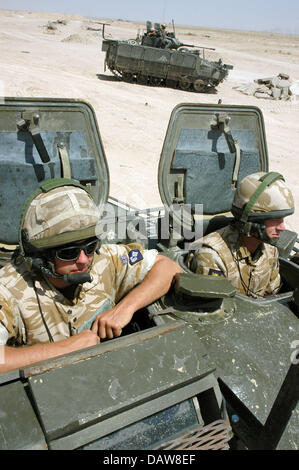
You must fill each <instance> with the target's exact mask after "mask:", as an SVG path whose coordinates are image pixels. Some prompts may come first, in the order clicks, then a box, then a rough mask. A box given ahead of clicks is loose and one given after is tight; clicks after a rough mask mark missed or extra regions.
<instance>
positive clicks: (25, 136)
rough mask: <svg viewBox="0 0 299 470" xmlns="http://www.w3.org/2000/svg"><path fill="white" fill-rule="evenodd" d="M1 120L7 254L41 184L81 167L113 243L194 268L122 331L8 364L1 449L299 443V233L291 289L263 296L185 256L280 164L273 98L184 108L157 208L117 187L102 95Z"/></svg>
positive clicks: (42, 103) (8, 106)
mask: <svg viewBox="0 0 299 470" xmlns="http://www.w3.org/2000/svg"><path fill="white" fill-rule="evenodd" d="M0 123H1V128H0V166H1V171H0V178H1V185H0V217H1V220H2V221H5V222H4V223H3V224H2V225H1V228H0V229H1V231H0V241H1V263H2V265H4V264H5V263H7V262H8V261H9V260H10V259H11V256H12V255H13V253H14V250H15V249H17V243H18V223H17V221H18V220H19V218H20V214H21V211H22V206H23V203H24V200H25V199H26V197H27V195H28V196H29V194H31V193H32V191H33V190H34V189H35V188H37V187H38V186H40V185H41V184H42V183H44V182H45V181H48V180H51V179H52V178H56V177H59V176H67V177H72V178H75V179H76V180H78V181H80V183H81V184H83V185H86V186H87V187H88V188H89V189H90V191H91V192H92V194H93V197H94V199H95V201H96V202H97V204H98V205H99V206H100V207H102V209H103V224H105V228H106V229H105V230H104V236H103V238H102V243H107V242H109V243H111V241H114V242H116V243H122V242H129V241H135V240H137V241H139V242H141V243H142V244H143V245H144V246H145V247H155V248H157V249H158V250H159V252H160V253H162V254H164V255H165V256H169V257H171V258H173V259H175V260H176V261H177V262H178V263H180V264H181V266H182V267H183V271H184V272H183V273H182V274H180V275H178V276H177V278H176V281H175V283H174V286H173V288H172V289H171V290H170V291H169V293H168V294H167V295H166V296H164V297H163V298H162V299H159V300H158V301H157V302H154V303H153V304H152V305H149V306H148V307H146V308H144V309H143V310H142V311H140V312H137V313H136V314H135V315H134V318H133V321H132V322H131V323H130V324H129V325H128V326H127V327H126V328H125V329H124V330H123V334H122V336H121V337H119V338H116V339H113V340H109V341H105V342H102V343H101V344H99V345H97V346H93V347H90V348H86V349H82V350H80V351H77V352H75V353H70V354H67V355H64V356H59V357H57V358H55V359H52V360H48V361H43V362H40V363H36V364H33V365H31V366H28V367H24V368H21V369H20V370H14V371H11V372H8V373H5V374H2V375H0V398H1V400H0V414H1V433H0V448H1V449H90V450H91V449H102V450H115V449H117V450H122V449H126V450H130V449H131V450H132V449H145V450H148V449H159V451H162V450H168V449H172V450H173V449H188V450H196V449H198V450H202V449H229V448H231V449H232V448H244V449H260V448H263V449H274V448H279V449H296V448H297V446H298V429H299V427H298V416H299V413H298V404H297V402H298V383H299V382H298V359H297V356H296V355H297V352H298V350H296V347H297V346H298V333H299V330H298V307H299V300H298V287H297V286H298V276H299V266H297V265H296V264H295V263H293V262H292V261H290V259H289V258H290V255H291V253H292V249H293V248H294V247H295V243H296V241H297V234H295V233H293V232H290V231H287V232H286V233H285V236H284V237H283V238H282V240H281V245H280V247H279V249H280V253H281V260H280V261H281V274H282V278H283V288H282V291H281V293H280V294H279V295H277V296H275V297H271V298H265V299H261V300H255V299H249V298H247V297H245V296H243V295H241V294H238V293H236V292H235V289H234V288H233V287H232V285H231V284H230V283H229V282H228V281H227V280H226V279H221V278H213V277H211V276H197V275H195V274H193V273H191V272H190V271H189V270H188V268H187V266H186V265H185V256H186V250H187V245H186V243H187V242H188V241H190V240H191V238H192V237H193V236H194V233H196V231H197V229H198V227H201V228H202V230H201V231H202V232H204V233H205V232H207V231H209V230H212V229H214V228H215V227H216V226H219V225H220V224H225V223H227V222H228V221H229V220H230V215H229V207H230V203H231V199H232V195H233V193H234V190H235V188H236V187H237V186H238V183H239V181H240V179H241V178H242V177H243V176H244V175H246V174H249V173H252V172H254V171H256V170H259V169H261V170H267V169H268V154H267V143H266V137H265V132H264V123H263V117H262V114H261V112H260V111H259V109H258V108H255V107H246V106H233V105H231V106H229V105H227V106H224V105H200V104H181V105H178V106H177V107H176V108H175V109H174V110H173V113H172V115H171V117H170V122H169V126H168V130H167V133H166V137H165V141H164V145H163V149H162V153H161V159H160V165H159V188H160V193H161V199H162V201H163V204H164V207H163V208H159V210H158V215H156V212H157V208H155V209H153V210H151V209H150V208H149V209H148V210H147V211H144V212H143V211H138V210H136V209H134V208H132V207H130V206H128V205H125V204H123V203H122V202H121V201H117V200H116V199H114V198H112V197H111V196H110V197H109V169H108V164H107V160H106V155H105V151H104V148H103V144H102V140H101V137H100V133H99V129H98V125H97V122H96V118H95V114H94V112H93V109H92V107H91V106H90V105H89V104H88V103H85V102H81V101H77V100H62V99H61V100H57V99H33V98H6V99H4V101H3V103H2V104H1V105H0ZM211 179H212V181H213V188H212V189H213V190H212V191H211ZM206 185H208V190H207V186H206ZM103 188H104V190H103ZM198 204H203V208H204V211H203V214H201V213H198V211H197V205H198ZM187 205H189V206H190V208H191V209H190V211H188V210H185V209H186V207H187ZM166 232H167V233H166ZM1 359H2V360H3V359H4V358H3V357H2V358H1Z"/></svg>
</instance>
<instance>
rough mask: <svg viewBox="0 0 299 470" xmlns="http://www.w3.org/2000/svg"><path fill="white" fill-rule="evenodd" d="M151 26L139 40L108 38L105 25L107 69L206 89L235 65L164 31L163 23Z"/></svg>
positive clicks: (135, 78)
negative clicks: (211, 58)
mask: <svg viewBox="0 0 299 470" xmlns="http://www.w3.org/2000/svg"><path fill="white" fill-rule="evenodd" d="M147 26H148V25H147ZM151 29H154V28H149V26H148V31H147V32H146V33H145V34H144V35H142V36H141V37H139V39H138V37H137V40H136V41H135V40H133V41H132V40H128V41H119V40H116V39H105V37H104V29H103V41H102V51H105V52H106V57H105V70H106V66H107V67H108V68H109V70H110V71H111V72H112V73H113V74H114V75H116V76H118V77H119V78H121V79H123V80H125V81H128V82H135V83H140V84H142V85H156V86H162V85H166V86H170V87H174V88H176V87H177V88H181V89H182V90H190V91H191V90H193V91H197V92H200V91H201V92H202V91H208V90H209V89H213V88H215V87H216V86H217V85H219V83H221V82H222V81H223V80H224V79H225V78H226V77H227V75H228V71H229V70H230V69H232V68H233V66H232V65H228V64H223V63H222V61H221V59H219V60H218V61H209V60H207V59H205V58H204V54H203V56H202V57H201V56H200V51H199V49H195V50H193V49H189V47H192V45H188V44H185V45H184V44H182V43H181V42H180V41H178V39H177V38H176V37H175V34H174V33H168V34H167V35H166V34H165V33H164V32H162V31H161V25H160V24H159V23H155V29H154V30H153V31H151ZM182 46H184V47H182ZM187 46H188V47H187ZM206 49H208V48H206ZM203 50H204V49H203Z"/></svg>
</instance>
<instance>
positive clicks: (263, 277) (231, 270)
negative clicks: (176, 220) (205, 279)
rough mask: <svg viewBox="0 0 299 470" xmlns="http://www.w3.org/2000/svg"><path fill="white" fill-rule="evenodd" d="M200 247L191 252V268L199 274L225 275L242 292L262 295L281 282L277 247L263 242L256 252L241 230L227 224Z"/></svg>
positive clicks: (189, 259) (189, 263)
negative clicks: (244, 241) (244, 240)
mask: <svg viewBox="0 0 299 470" xmlns="http://www.w3.org/2000/svg"><path fill="white" fill-rule="evenodd" d="M199 242H200V243H201V247H200V248H198V249H196V250H194V251H193V252H191V253H190V255H189V258H188V266H189V268H190V269H191V270H192V271H194V272H196V273H197V274H207V275H214V276H222V275H224V276H225V277H226V278H228V279H229V281H231V283H232V284H233V286H234V287H235V288H236V289H237V290H238V291H239V292H241V293H242V294H245V295H248V296H250V297H260V296H264V295H265V294H274V293H276V292H277V291H278V289H279V286H280V274H279V264H278V250H277V248H276V247H274V246H272V245H269V244H268V243H265V244H261V245H260V246H259V247H258V248H257V250H256V252H255V253H254V255H252V254H251V253H250V251H249V250H248V249H247V248H246V247H245V246H244V245H242V244H240V241H239V232H238V230H236V229H235V228H234V227H233V226H227V227H224V228H221V229H219V230H217V231H216V232H213V233H211V234H209V235H206V236H205V237H203V238H202V239H201V240H199Z"/></svg>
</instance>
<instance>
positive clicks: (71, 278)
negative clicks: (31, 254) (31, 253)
mask: <svg viewBox="0 0 299 470" xmlns="http://www.w3.org/2000/svg"><path fill="white" fill-rule="evenodd" d="M32 268H33V269H35V270H38V271H40V272H41V273H42V274H43V275H44V276H45V277H54V278H56V279H62V280H63V281H65V282H67V283H69V284H84V282H92V280H93V278H92V276H91V275H90V274H89V273H72V274H64V275H62V274H57V273H56V272H52V271H51V270H50V269H48V268H46V267H45V266H44V261H43V260H42V259H41V258H33V259H32Z"/></svg>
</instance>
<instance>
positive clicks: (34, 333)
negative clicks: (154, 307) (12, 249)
mask: <svg viewBox="0 0 299 470" xmlns="http://www.w3.org/2000/svg"><path fill="white" fill-rule="evenodd" d="M156 255H157V251H156V250H143V249H142V247H141V246H140V245H139V244H137V243H132V244H130V245H108V244H107V245H102V246H101V249H100V253H99V254H95V255H94V260H93V264H92V267H91V270H90V274H91V275H92V277H93V280H92V282H90V283H89V282H86V283H84V284H83V285H79V286H78V287H77V288H76V289H77V290H76V292H75V296H74V299H73V301H71V300H69V299H67V298H66V297H64V295H63V294H62V293H61V292H60V291H59V290H57V289H56V288H55V287H54V286H53V285H52V284H51V283H50V282H49V281H47V280H46V279H45V278H43V277H41V278H40V279H39V280H36V281H35V287H36V291H37V295H38V299H39V302H40V306H41V309H42V312H43V314H44V318H45V321H46V324H47V326H48V328H49V330H50V333H51V335H52V337H53V339H54V341H58V340H62V339H65V338H68V337H69V336H71V335H74V334H76V333H79V332H81V331H83V330H84V329H89V328H91V325H92V323H93V321H94V319H95V317H96V315H98V314H99V313H102V312H104V311H106V310H108V309H110V308H112V307H113V306H115V304H116V303H117V302H118V301H119V300H120V299H121V298H122V297H124V296H125V295H126V294H127V293H128V292H129V291H130V290H131V289H132V288H133V287H134V286H136V285H137V284H138V283H140V282H141V281H142V280H143V279H144V277H145V275H146V274H147V272H148V271H149V270H150V269H151V267H152V266H153V264H154V261H155V258H156ZM37 295H36V293H35V291H34V288H33V281H32V277H31V275H30V273H28V272H26V270H25V268H24V266H23V265H21V266H20V267H18V268H17V269H16V267H15V266H14V265H13V264H8V265H6V266H5V267H4V268H3V269H2V270H1V271H0V304H1V307H0V342H2V344H5V343H6V342H7V341H8V344H18V345H21V344H27V345H32V344H35V343H44V342H49V337H48V334H47V332H46V328H45V326H44V324H43V321H42V317H41V314H40V311H39V307H38V301H37Z"/></svg>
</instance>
